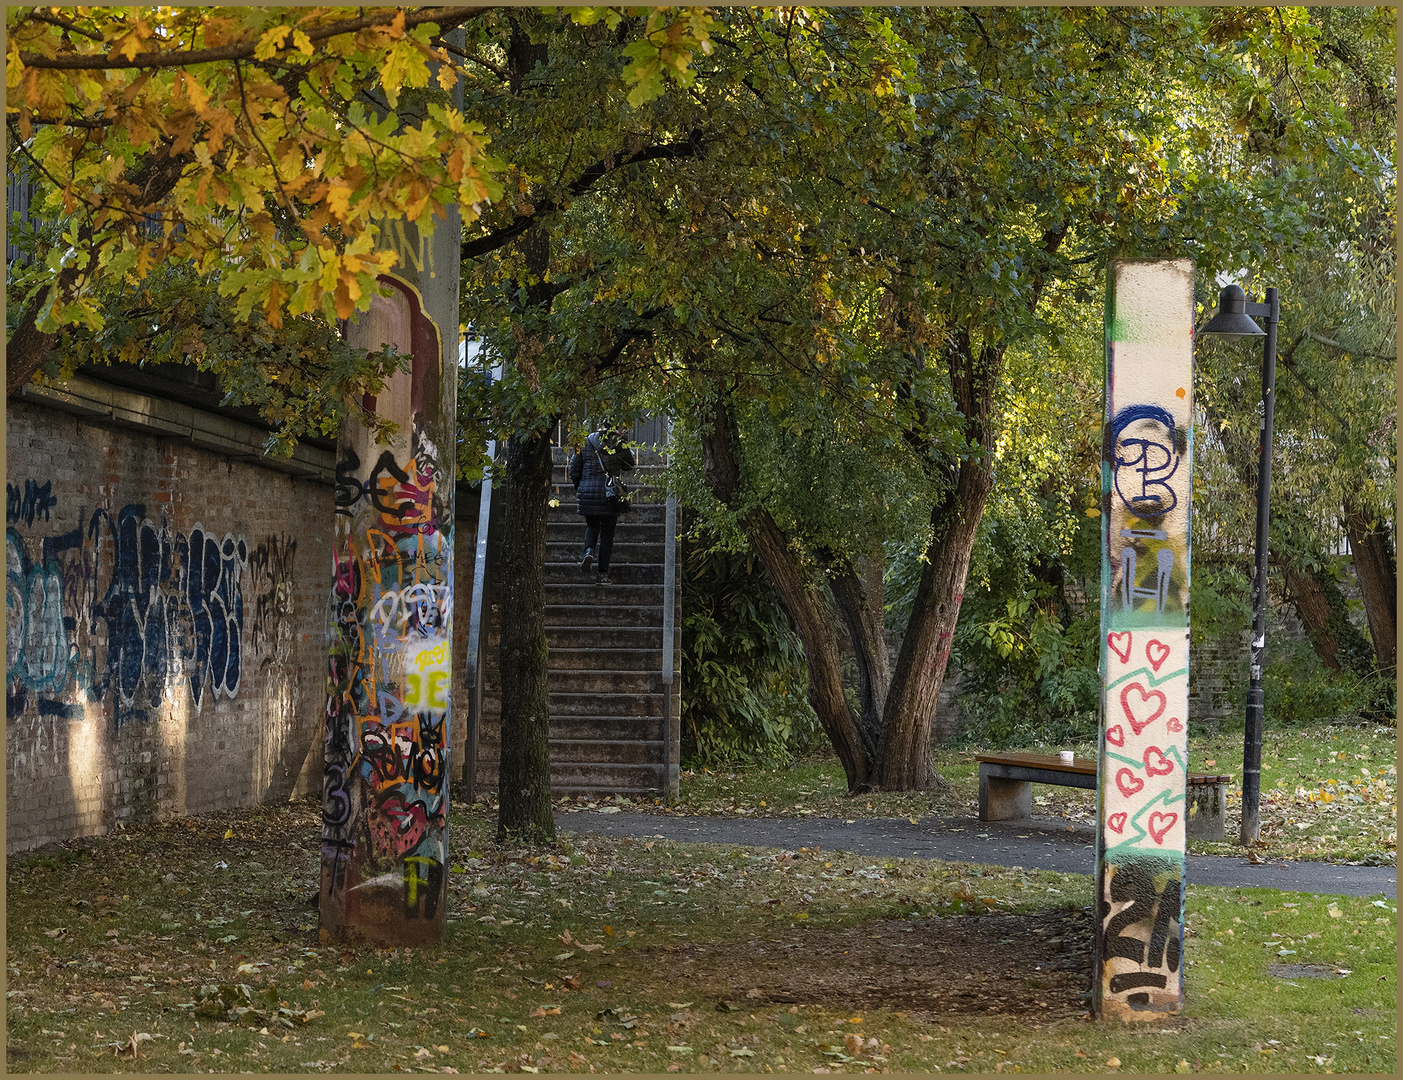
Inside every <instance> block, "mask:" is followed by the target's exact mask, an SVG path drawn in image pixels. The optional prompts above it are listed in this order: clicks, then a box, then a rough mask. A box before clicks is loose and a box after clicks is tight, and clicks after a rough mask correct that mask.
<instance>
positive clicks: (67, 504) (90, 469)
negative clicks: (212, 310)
mask: <svg viewBox="0 0 1403 1080" xmlns="http://www.w3.org/2000/svg"><path fill="white" fill-rule="evenodd" d="M191 412H192V413H193V411H191ZM172 415H173V414H172ZM7 419H8V424H7V431H6V458H7V460H6V496H7V497H6V526H7V528H6V572H7V573H6V614H7V625H6V661H7V664H6V751H7V753H6V781H7V784H6V815H7V818H6V848H7V850H8V851H18V850H24V849H26V848H31V847H35V846H37V845H39V844H43V843H45V842H47V841H50V840H57V839H64V838H68V837H73V836H80V835H93V834H99V833H103V832H106V831H107V830H109V829H110V828H112V827H113V826H114V825H115V824H116V823H117V822H121V821H134V820H152V819H166V818H172V817H179V816H182V815H185V814H193V813H199V812H203V811H208V810H213V809H218V808H224V807H231V806H249V805H253V804H255V803H259V802H266V801H271V800H276V799H286V798H287V797H288V796H289V794H290V793H291V792H292V791H293V789H294V785H295V784H296V782H297V780H298V777H299V774H301V772H302V769H303V765H304V762H305V761H306V759H307V757H308V749H309V747H310V746H312V745H313V741H314V738H315V737H317V736H319V735H320V732H321V724H322V712H323V698H324V685H325V677H326V676H325V671H326V638H325V628H324V623H325V608H326V599H327V594H328V589H329V585H330V560H329V558H328V552H329V550H330V543H331V532H332V521H333V511H334V507H333V502H332V488H331V487H330V485H328V484H326V483H324V482H318V481H316V480H309V479H299V478H297V477H294V476H292V475H288V474H285V473H282V472H278V471H274V470H273V469H271V468H268V467H265V466H264V465H261V464H258V463H257V461H256V459H254V457H253V455H248V454H244V455H240V456H242V457H243V458H245V460H236V459H235V457H234V456H232V455H231V454H229V453H227V452H226V453H220V452H216V451H212V450H209V449H202V448H200V447H198V446H196V445H194V443H193V442H192V436H191V435H190V434H189V432H190V431H191V430H192V428H191V427H189V426H187V427H186V429H185V430H186V432H187V434H185V435H184V436H183V437H182V436H181V435H178V434H175V433H174V432H171V433H169V434H166V435H161V434H156V433H153V432H152V431H151V430H150V428H151V426H152V425H150V424H148V425H147V430H141V429H139V428H134V427H121V426H117V425H116V424H115V423H114V422H113V421H112V419H111V417H110V416H109V417H101V418H99V417H89V418H84V417H82V416H78V415H75V414H74V413H73V412H63V411H58V409H57V408H55V407H54V405H53V404H52V403H50V402H48V401H44V400H42V399H41V400H39V401H34V400H33V399H32V398H31V399H30V400H16V399H11V401H10V402H9V410H8V418H7ZM168 419H169V416H168ZM164 426H165V427H166V428H167V429H169V428H170V427H171V426H172V424H171V423H166V424H165V425H164ZM175 426H176V427H177V429H178V426H179V425H178V424H176V425H175ZM316 741H317V742H318V744H319V739H317V740H316Z"/></svg>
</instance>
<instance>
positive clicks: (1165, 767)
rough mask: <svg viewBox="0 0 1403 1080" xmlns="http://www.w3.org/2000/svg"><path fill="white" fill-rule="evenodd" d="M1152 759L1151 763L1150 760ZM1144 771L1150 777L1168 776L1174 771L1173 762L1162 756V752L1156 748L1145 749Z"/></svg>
mask: <svg viewBox="0 0 1403 1080" xmlns="http://www.w3.org/2000/svg"><path fill="white" fill-rule="evenodd" d="M1151 757H1154V758H1155V760H1154V761H1153V762H1151V761H1150V758H1151ZM1145 771H1146V772H1147V773H1149V774H1150V775H1151V776H1168V775H1169V774H1170V773H1172V772H1173V771H1174V762H1172V761H1170V760H1169V759H1168V758H1167V757H1165V756H1164V751H1163V750H1161V749H1160V748H1159V747H1158V746H1149V747H1146V748H1145Z"/></svg>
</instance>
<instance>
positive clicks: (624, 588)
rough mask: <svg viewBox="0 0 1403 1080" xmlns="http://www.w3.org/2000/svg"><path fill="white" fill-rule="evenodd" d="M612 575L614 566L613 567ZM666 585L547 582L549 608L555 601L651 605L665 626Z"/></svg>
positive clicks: (585, 604)
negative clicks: (664, 595) (664, 594)
mask: <svg viewBox="0 0 1403 1080" xmlns="http://www.w3.org/2000/svg"><path fill="white" fill-rule="evenodd" d="M610 574H611V576H612V574H613V569H612V568H610ZM662 603H663V585H662V581H661V580H659V581H657V582H655V583H648V584H634V583H630V582H623V583H621V584H618V585H596V584H595V583H594V582H593V581H580V582H578V583H575V582H552V581H547V582H546V608H547V609H548V610H549V608H550V606H551V605H552V604H568V605H570V606H572V607H576V608H586V607H590V606H592V605H594V604H601V605H603V606H605V607H633V606H638V607H645V608H646V607H651V608H656V609H657V620H658V625H659V626H661V625H662Z"/></svg>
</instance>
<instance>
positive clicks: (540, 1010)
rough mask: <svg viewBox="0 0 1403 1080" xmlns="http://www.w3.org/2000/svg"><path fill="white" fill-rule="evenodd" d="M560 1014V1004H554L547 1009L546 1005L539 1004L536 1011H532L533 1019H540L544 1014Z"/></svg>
mask: <svg viewBox="0 0 1403 1080" xmlns="http://www.w3.org/2000/svg"><path fill="white" fill-rule="evenodd" d="M559 1015H560V1006H559V1005H552V1006H551V1007H550V1008H549V1009H547V1008H546V1007H545V1006H544V1005H540V1006H537V1007H536V1009H535V1010H534V1011H532V1013H531V1016H532V1018H533V1019H539V1018H540V1017H542V1016H559Z"/></svg>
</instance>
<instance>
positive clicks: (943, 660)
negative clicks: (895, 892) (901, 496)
mask: <svg viewBox="0 0 1403 1080" xmlns="http://www.w3.org/2000/svg"><path fill="white" fill-rule="evenodd" d="M947 348H948V349H949V350H950V351H949V353H948V361H949V369H950V375H951V379H950V382H951V389H952V390H953V392H954V396H955V403H956V405H957V406H958V407H959V410H960V412H961V413H962V414H963V416H964V418H965V420H964V428H965V439H966V442H967V445H968V446H969V453H967V454H965V455H963V456H962V460H961V462H960V464H959V465H958V466H957V468H956V469H955V470H954V475H953V481H954V482H953V484H952V486H951V488H950V489H949V490H948V491H947V493H946V495H945V497H944V498H943V499H942V500H941V502H940V503H939V504H938V505H936V506H935V507H934V508H933V509H932V510H931V526H932V527H933V529H934V537H933V538H932V540H931V544H930V547H929V548H928V549H927V550H926V560H927V561H926V565H925V568H924V569H923V570H922V572H921V581H920V584H919V585H918V586H917V589H916V598H915V602H914V603H913V605H912V608H911V620H910V622H909V623H908V624H907V627H906V635H905V637H904V638H903V639H902V642H901V652H900V653H899V654H898V655H897V658H896V670H895V671H894V672H893V674H892V682H891V689H890V690H889V691H888V693H887V703H886V709H885V710H884V712H883V716H882V738H881V742H880V743H879V745H878V748H877V763H876V770H875V772H876V781H877V785H878V786H879V787H880V788H881V789H882V790H883V791H911V790H917V791H920V790H925V789H927V788H929V787H931V786H933V785H939V784H941V783H943V781H941V779H940V776H939V774H938V773H937V772H936V770H935V762H934V760H933V759H932V758H931V753H930V732H931V725H932V723H933V722H934V720H935V709H936V704H937V703H938V701H939V699H940V685H941V682H942V681H943V680H944V677H945V667H946V665H947V664H948V663H949V660H950V642H951V640H952V638H953V637H954V633H955V624H956V622H957V621H958V620H959V617H960V604H961V603H962V602H963V601H964V595H965V578H966V577H967V576H968V574H969V560H970V554H971V552H972V551H973V550H974V539H975V535H976V533H977V532H978V529H979V519H980V517H981V515H982V514H983V513H984V505H985V503H986V502H987V501H988V499H989V492H990V491H992V490H993V487H994V474H993V470H992V468H991V463H990V457H989V455H990V453H991V451H992V449H993V437H994V432H993V425H992V423H991V419H992V415H993V409H994V388H995V386H996V385H997V384H998V378H999V368H1000V365H1001V363H1002V360H1003V350H1002V349H1001V348H994V347H989V346H985V347H983V348H981V349H979V351H978V354H977V355H976V354H975V352H974V348H973V343H972V342H971V340H970V337H969V334H968V332H967V331H966V332H961V333H958V334H956V335H955V336H954V338H953V340H952V342H951V344H950V345H949V346H947Z"/></svg>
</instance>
